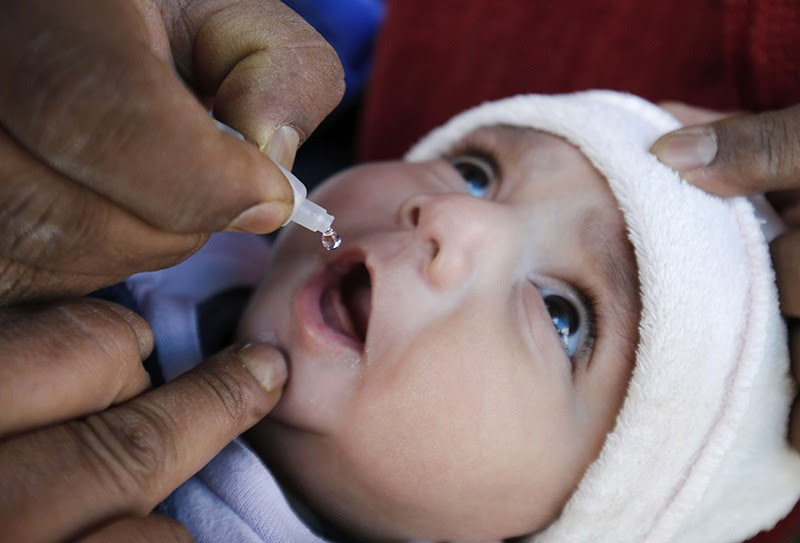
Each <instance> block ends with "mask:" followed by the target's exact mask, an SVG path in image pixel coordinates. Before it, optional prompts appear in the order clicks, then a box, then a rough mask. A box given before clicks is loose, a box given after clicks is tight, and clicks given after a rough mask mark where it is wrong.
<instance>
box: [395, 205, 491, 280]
mask: <svg viewBox="0 0 800 543" xmlns="http://www.w3.org/2000/svg"><path fill="white" fill-rule="evenodd" d="M496 206H497V204H494V203H491V202H487V201H484V200H479V199H477V198H474V197H472V196H469V195H466V194H455V193H454V194H418V195H414V196H412V197H410V198H408V199H407V200H406V201H405V202H404V203H403V205H402V206H401V209H400V214H401V219H402V221H403V222H404V223H405V225H406V226H410V227H412V228H414V229H415V230H416V231H417V232H418V233H419V234H420V235H421V236H424V239H425V240H426V241H427V242H428V243H430V245H431V258H430V260H429V262H428V264H427V268H426V275H427V279H428V280H429V281H430V283H431V285H432V286H434V287H435V288H439V289H448V288H452V287H455V286H457V285H460V284H462V283H463V282H464V281H466V280H467V279H468V278H469V277H471V275H472V273H474V271H475V264H476V263H477V261H478V259H479V258H480V259H481V261H483V259H485V258H492V256H491V255H490V254H487V251H488V250H490V249H491V248H492V247H493V241H494V237H495V235H497V234H498V232H497V227H498V225H496V224H495V223H496V222H497V221H496V220H495V217H496V215H497V213H498V210H497V209H494V207H496ZM501 235H502V234H501Z"/></svg>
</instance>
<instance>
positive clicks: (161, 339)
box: [127, 233, 326, 543]
mask: <svg viewBox="0 0 800 543" xmlns="http://www.w3.org/2000/svg"><path fill="white" fill-rule="evenodd" d="M268 263H269V247H268V246H267V244H266V242H265V241H264V239H263V238H260V237H258V236H249V235H245V234H232V233H221V234H215V235H213V236H212V237H211V239H210V240H209V242H208V243H207V244H206V245H205V246H204V247H203V248H202V249H201V250H200V251H199V252H197V253H196V254H195V255H193V256H192V257H191V258H189V259H188V260H186V261H185V262H182V263H181V264H179V265H177V266H174V267H172V268H169V269H166V270H160V271H155V272H147V273H142V274H137V275H134V276H133V277H131V278H129V279H128V281H127V286H128V288H129V289H130V291H131V293H132V294H133V296H134V299H135V300H136V302H137V304H138V306H139V307H140V309H141V311H142V313H143V316H144V317H145V319H147V321H148V322H149V323H150V326H151V327H152V328H153V334H154V336H155V341H156V349H157V351H158V358H159V362H160V364H161V369H162V372H163V375H164V377H165V379H166V380H167V381H169V380H170V379H174V378H175V377H176V376H178V375H180V374H181V373H183V372H184V371H186V370H188V369H190V368H191V367H193V366H194V365H196V364H197V363H198V362H200V360H201V359H202V355H201V350H200V338H199V337H198V336H199V334H198V327H197V305H198V304H199V303H200V302H201V301H203V300H205V299H207V298H209V297H210V296H212V295H214V294H215V293H219V292H221V291H223V290H226V289H229V288H232V287H238V286H248V285H249V286H255V285H256V284H257V283H258V281H260V280H261V277H262V276H263V275H264V269H265V267H266V266H267V265H268ZM157 512H159V513H162V514H167V515H168V516H171V517H173V518H175V519H176V520H178V521H179V522H181V523H182V524H184V525H185V526H186V527H187V529H188V530H189V532H190V533H191V534H192V537H193V538H194V540H195V541H197V542H198V543H204V542H207V543H219V542H221V541H225V542H230V543H260V542H269V543H326V542H325V540H324V539H320V538H319V537H317V536H316V535H314V533H312V532H311V531H310V530H309V529H308V528H307V527H306V526H305V525H304V524H303V522H302V521H301V520H300V519H299V518H298V517H297V515H296V514H295V513H294V511H293V510H292V508H291V507H290V506H289V504H288V502H287V500H286V498H285V497H284V495H283V492H282V491H281V489H280V487H279V486H278V484H277V482H276V481H275V479H274V478H273V477H272V474H271V473H270V472H269V470H268V469H267V468H266V466H265V465H264V464H263V463H262V462H261V460H260V459H259V458H258V457H257V456H256V455H255V454H254V453H253V452H252V451H251V450H250V449H249V448H248V447H247V446H246V445H245V444H244V443H243V442H242V441H241V440H236V441H234V442H232V443H230V444H229V445H228V446H226V447H225V448H224V449H223V450H222V451H221V452H220V453H219V454H218V455H217V456H216V457H215V458H214V459H213V460H211V462H209V463H208V464H207V465H206V466H205V467H204V468H203V469H202V470H200V472H198V473H197V474H196V475H195V476H194V477H192V478H190V479H189V480H188V481H186V482H185V483H184V484H183V485H182V486H181V487H179V488H178V489H177V490H176V491H175V492H173V493H172V494H171V495H170V496H169V498H167V500H165V502H164V504H162V505H161V506H160V507H159V508H158V511H157Z"/></svg>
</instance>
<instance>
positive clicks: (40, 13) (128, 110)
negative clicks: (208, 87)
mask: <svg viewBox="0 0 800 543" xmlns="http://www.w3.org/2000/svg"><path fill="white" fill-rule="evenodd" d="M171 4H172V3H170V5H171ZM8 9H10V10H11V13H7V14H6V17H3V19H2V20H3V21H4V22H2V23H0V61H2V62H0V79H2V80H3V81H9V82H11V84H9V85H6V86H5V87H4V88H3V89H2V90H0V122H2V124H3V126H4V127H5V128H6V130H7V131H8V132H9V133H10V134H12V136H13V137H14V138H15V139H16V141H18V142H19V143H20V144H22V145H23V146H24V147H25V148H26V149H27V150H28V151H29V152H30V153H31V154H32V155H35V156H36V157H38V158H39V159H40V160H41V161H42V162H44V163H46V164H48V165H49V166H50V167H51V168H53V169H54V170H56V171H58V172H60V173H61V174H63V175H64V176H65V177H67V178H69V179H71V180H73V181H75V182H77V183H80V184H82V185H84V186H86V187H88V188H90V189H92V190H94V191H96V192H97V193H99V194H101V195H103V196H104V197H106V198H108V199H109V200H111V201H113V202H114V203H116V204H117V205H119V206H120V207H122V208H124V209H126V210H128V211H130V212H132V213H133V214H134V215H136V216H137V217H140V218H141V219H143V220H144V221H146V222H147V223H149V224H151V225H153V226H156V227H158V228H160V229H163V230H166V231H168V232H180V233H200V232H203V233H206V232H211V231H216V230H221V229H223V228H225V227H226V226H229V225H231V223H235V224H234V226H236V227H238V228H240V229H245V230H250V231H256V232H266V231H270V230H274V229H275V228H277V227H278V226H280V224H282V223H283V222H284V220H285V219H286V216H288V214H289V213H290V211H291V203H292V191H291V188H290V187H289V185H288V183H287V182H286V180H285V178H284V177H283V175H282V174H281V173H280V171H279V170H278V169H277V168H276V167H275V165H274V164H273V163H272V162H271V161H270V160H268V159H267V158H266V157H264V156H263V155H262V154H261V153H259V151H258V149H257V148H255V147H254V146H252V145H248V144H246V143H244V142H241V141H239V140H237V139H236V138H234V137H232V136H230V135H228V134H224V133H220V132H219V130H218V129H217V128H216V126H215V125H214V123H213V121H212V119H211V118H210V116H209V114H208V112H207V111H206V109H205V107H203V106H202V105H201V103H200V102H199V101H198V99H197V98H196V97H195V96H194V95H193V94H192V93H191V92H190V91H189V89H188V88H187V87H186V86H185V84H184V82H183V81H181V80H180V78H179V77H178V76H177V74H176V73H175V72H174V71H173V68H172V66H169V65H168V64H166V63H165V62H164V60H163V54H162V53H161V52H160V51H157V50H155V48H156V45H155V44H151V43H150V42H149V40H150V36H151V30H150V29H151V27H152V26H153V25H152V22H150V23H149V24H148V22H147V21H146V18H147V17H150V18H152V16H153V15H152V13H160V11H159V10H151V12H152V13H149V14H143V13H140V12H138V11H137V10H136V9H135V7H134V4H132V3H130V2H128V1H121V0H109V1H107V2H100V3H96V2H73V1H68V0H51V1H46V2H45V1H36V0H32V1H31V2H14V3H11V4H10V5H9V6H8ZM161 24H162V25H163V24H164V23H163V21H162V22H161ZM37 37H38V39H37ZM220 47H223V45H220ZM240 54H241V52H240ZM305 69H306V70H307V71H308V72H314V71H315V69H316V66H315V65H314V63H310V64H309V65H306V66H305ZM254 73H255V72H254ZM268 75H269V78H270V79H269V80H270V81H271V80H273V79H274V80H277V81H284V84H285V85H286V86H287V87H289V88H290V87H291V85H292V84H291V83H290V82H288V81H287V80H289V79H291V78H292V77H295V75H296V72H288V73H283V72H280V71H275V72H268ZM240 83H241V85H240V91H241V94H242V95H243V96H248V95H250V94H251V93H252V92H254V91H253V90H252V89H254V88H258V86H259V84H263V82H262V83H259V79H258V78H255V77H253V78H250V79H247V78H244V79H240ZM309 92H311V93H312V94H314V95H315V96H317V97H319V96H322V95H327V94H329V93H330V91H329V89H326V88H319V87H316V88H314V89H313V90H310V91H309ZM323 101H324V100H323ZM271 107H272V106H271V105H270V104H269V103H266V104H264V105H263V106H262V108H264V109H267V110H271ZM235 109H236V110H237V111H239V110H241V109H242V107H241V106H236V107H235ZM278 110H279V114H281V115H282V114H284V113H287V111H286V110H281V109H280V108H278ZM250 113H253V112H249V111H244V112H242V116H243V117H246V116H248V115H249V114H250ZM256 113H258V112H256ZM288 113H293V112H288ZM326 113H327V112H326ZM310 115H312V116H314V117H319V116H320V115H321V113H320V112H319V110H313V111H312V112H311V113H310ZM319 120H321V117H320V118H319V119H316V122H318V121H319ZM281 122H283V123H288V124H294V123H295V122H296V119H294V118H291V117H290V118H283V119H281ZM304 122H305V123H306V124H308V125H309V126H308V127H307V128H309V129H311V128H313V127H312V126H310V125H311V124H313V121H311V122H308V121H302V122H300V123H299V124H300V125H302V124H303V123H304ZM254 208H257V209H258V210H259V211H258V212H257V213H256V215H257V220H255V219H253V217H252V214H251V217H250V220H249V221H247V222H244V223H242V221H239V222H238V223H236V218H237V217H239V216H240V215H241V214H242V213H243V212H246V210H250V209H254Z"/></svg>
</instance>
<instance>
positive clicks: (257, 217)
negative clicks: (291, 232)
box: [227, 201, 292, 234]
mask: <svg viewBox="0 0 800 543" xmlns="http://www.w3.org/2000/svg"><path fill="white" fill-rule="evenodd" d="M291 213H292V204H291V203H289V202H275V201H273V202H263V203H260V204H256V205H254V206H253V207H251V208H250V209H247V210H245V211H243V212H242V213H241V214H239V216H238V217H236V218H235V219H233V220H232V221H231V223H230V224H229V225H228V228H227V230H230V231H234V232H250V233H252V234H266V233H268V232H272V231H273V230H276V229H277V228H278V227H279V226H280V225H282V224H283V223H284V222H285V221H286V218H287V217H288V216H289V215H290V214H291Z"/></svg>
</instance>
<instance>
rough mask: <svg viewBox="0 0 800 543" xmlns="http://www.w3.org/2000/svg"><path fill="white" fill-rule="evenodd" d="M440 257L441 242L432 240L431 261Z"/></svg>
mask: <svg viewBox="0 0 800 543" xmlns="http://www.w3.org/2000/svg"><path fill="white" fill-rule="evenodd" d="M437 256H439V242H438V241H436V240H435V239H432V240H431V260H433V259H434V258H436V257H437Z"/></svg>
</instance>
